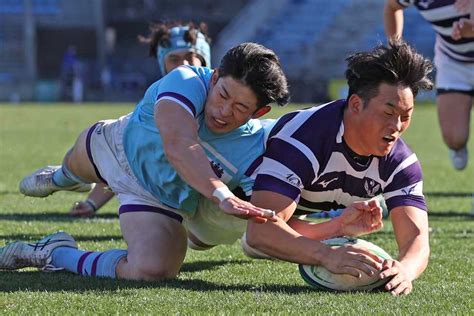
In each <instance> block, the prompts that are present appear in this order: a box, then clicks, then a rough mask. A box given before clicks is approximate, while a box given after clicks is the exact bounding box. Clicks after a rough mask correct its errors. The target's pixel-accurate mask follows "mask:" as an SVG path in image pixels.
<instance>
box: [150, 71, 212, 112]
mask: <svg viewBox="0 0 474 316" xmlns="http://www.w3.org/2000/svg"><path fill="white" fill-rule="evenodd" d="M202 80H203V79H202V78H201V77H200V76H198V74H197V73H196V72H195V71H193V70H192V69H191V68H190V67H187V66H180V67H178V68H176V69H174V70H173V71H171V72H170V73H169V74H167V75H166V76H165V77H163V78H162V79H161V82H160V86H159V87H158V91H157V96H156V101H155V104H156V105H158V102H159V101H161V100H170V101H173V102H175V103H176V104H178V105H179V106H181V107H182V108H183V109H185V110H186V111H187V112H188V113H189V114H191V115H192V116H193V117H197V116H198V115H199V113H201V112H202V111H203V109H204V104H205V103H206V98H207V89H206V86H205V84H204V82H203V81H202Z"/></svg>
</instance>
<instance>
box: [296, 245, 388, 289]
mask: <svg viewBox="0 0 474 316" xmlns="http://www.w3.org/2000/svg"><path fill="white" fill-rule="evenodd" d="M322 242H323V243H325V244H327V245H331V246H339V247H340V246H343V245H360V246H361V247H364V248H367V249H368V250H370V251H371V252H372V253H374V254H376V255H377V256H379V257H381V258H382V259H391V257H390V255H389V254H388V253H387V252H385V250H383V249H382V248H380V247H379V246H377V245H375V244H373V243H371V242H368V241H366V240H363V239H359V238H353V237H338V238H332V239H327V240H323V241H322ZM299 271H300V274H301V276H302V277H303V279H304V280H305V281H306V283H308V284H309V285H311V286H313V287H315V288H318V289H321V290H329V291H371V290H373V289H376V288H379V287H381V286H383V285H385V283H387V281H388V279H384V280H381V279H380V277H379V272H378V271H376V270H374V272H375V273H374V275H372V276H368V275H367V274H365V273H363V272H362V273H361V274H362V276H361V277H360V278H356V277H354V276H352V275H350V274H335V273H332V272H330V271H329V270H327V269H326V268H324V267H322V266H310V265H303V264H300V265H299Z"/></svg>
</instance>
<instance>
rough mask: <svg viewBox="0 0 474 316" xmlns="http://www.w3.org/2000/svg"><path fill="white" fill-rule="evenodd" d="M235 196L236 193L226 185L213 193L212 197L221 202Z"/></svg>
mask: <svg viewBox="0 0 474 316" xmlns="http://www.w3.org/2000/svg"><path fill="white" fill-rule="evenodd" d="M233 196H234V193H232V192H231V191H230V190H229V188H228V187H227V186H226V185H224V186H221V187H218V188H216V189H215V190H214V191H213V192H212V197H214V198H216V199H217V200H218V201H219V202H222V201H224V200H225V199H228V198H230V197H233Z"/></svg>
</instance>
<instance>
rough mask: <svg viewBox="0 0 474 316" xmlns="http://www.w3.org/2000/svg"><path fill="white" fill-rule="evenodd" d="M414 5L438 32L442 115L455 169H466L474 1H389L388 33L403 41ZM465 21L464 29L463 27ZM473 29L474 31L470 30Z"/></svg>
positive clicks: (473, 88)
mask: <svg viewBox="0 0 474 316" xmlns="http://www.w3.org/2000/svg"><path fill="white" fill-rule="evenodd" d="M409 5H414V6H415V7H416V8H417V9H418V10H419V12H420V13H421V15H422V16H423V18H425V20H427V21H428V22H429V23H431V25H432V26H433V28H434V30H435V31H436V33H437V35H436V44H435V59H434V63H435V65H436V69H437V74H436V88H437V94H438V96H437V100H436V103H437V105H438V116H439V123H440V127H441V133H442V136H443V139H444V142H445V143H446V145H447V146H448V147H449V149H450V150H449V155H450V157H451V160H452V163H453V166H454V167H455V168H456V169H457V170H462V169H464V168H465V167H466V165H467V162H468V152H467V141H468V139H469V124H470V119H471V109H472V104H473V97H474V37H472V35H473V34H472V33H473V32H472V30H473V29H472V26H473V24H472V23H473V22H472V21H473V19H474V17H472V16H471V17H470V16H469V15H470V14H469V10H474V1H473V0H470V3H469V1H466V0H431V1H420V0H387V2H386V5H385V10H384V22H385V33H386V34H387V36H388V37H389V38H400V37H401V36H402V31H403V9H405V8H406V7H408V6H409ZM457 22H461V25H462V26H463V27H462V28H459V26H460V24H459V23H457ZM469 26H470V27H471V29H470V30H469Z"/></svg>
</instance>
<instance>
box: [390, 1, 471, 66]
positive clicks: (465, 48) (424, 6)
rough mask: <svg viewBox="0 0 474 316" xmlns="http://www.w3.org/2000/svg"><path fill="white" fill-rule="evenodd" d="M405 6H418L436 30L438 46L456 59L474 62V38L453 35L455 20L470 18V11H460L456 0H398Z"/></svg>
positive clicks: (444, 52) (463, 61)
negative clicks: (457, 38)
mask: <svg viewBox="0 0 474 316" xmlns="http://www.w3.org/2000/svg"><path fill="white" fill-rule="evenodd" d="M397 2H398V3H399V4H400V5H401V6H404V7H408V6H410V5H414V6H416V8H417V9H418V11H419V12H420V13H421V15H422V16H423V18H424V19H425V20H426V21H428V22H429V23H431V25H432V26H433V28H434V30H435V31H436V33H437V35H436V48H437V49H438V50H440V51H441V52H442V53H443V54H445V55H447V56H448V57H450V58H452V59H453V60H455V61H458V62H462V63H474V39H472V38H470V39H469V38H462V39H460V40H457V41H456V40H454V39H453V38H452V37H451V32H452V29H453V22H455V21H457V20H459V19H460V18H463V17H464V18H469V14H468V13H460V12H459V11H457V9H456V8H455V7H454V3H455V2H456V1H455V0H397Z"/></svg>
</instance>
